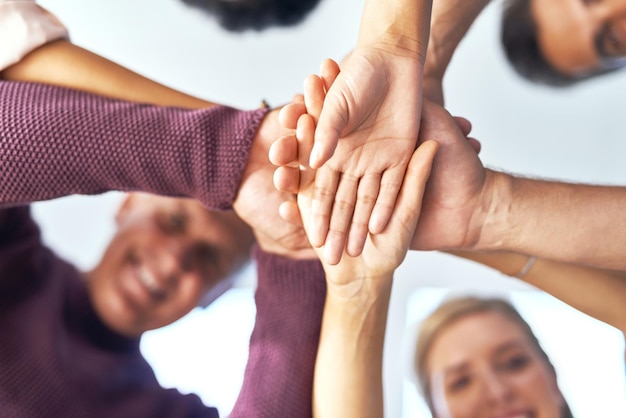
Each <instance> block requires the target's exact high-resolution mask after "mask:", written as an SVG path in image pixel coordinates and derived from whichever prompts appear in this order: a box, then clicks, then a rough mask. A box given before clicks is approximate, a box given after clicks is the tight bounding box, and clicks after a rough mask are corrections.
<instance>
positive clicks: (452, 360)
mask: <svg viewBox="0 0 626 418" xmlns="http://www.w3.org/2000/svg"><path fill="white" fill-rule="evenodd" d="M426 366H427V370H428V375H429V379H430V384H431V387H432V401H433V405H434V409H435V412H436V417H437V418H559V417H560V414H561V409H562V406H563V403H564V400H563V397H562V395H561V393H560V390H559V388H558V386H557V382H556V378H555V376H554V374H553V373H552V371H551V369H550V368H549V366H548V365H547V364H546V363H545V361H544V360H543V359H542V358H541V357H540V354H539V353H538V352H537V350H536V349H535V348H533V346H532V343H531V342H530V341H528V339H527V338H526V336H525V335H524V334H523V332H522V330H521V329H520V328H519V327H518V326H517V325H516V324H515V323H513V322H512V321H511V320H509V319H507V318H506V317H505V316H503V315H501V314H499V313H494V312H481V313H475V314H471V315H469V316H466V317H464V318H462V319H459V320H457V321H455V322H453V323H452V324H450V325H448V326H447V327H446V328H444V329H443V330H442V331H441V333H440V334H439V335H438V336H437V338H436V339H435V340H434V341H433V344H432V346H431V349H430V353H429V355H428V358H427V362H426Z"/></svg>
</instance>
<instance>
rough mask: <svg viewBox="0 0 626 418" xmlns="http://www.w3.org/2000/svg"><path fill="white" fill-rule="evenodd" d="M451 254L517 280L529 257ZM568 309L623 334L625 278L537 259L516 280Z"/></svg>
mask: <svg viewBox="0 0 626 418" xmlns="http://www.w3.org/2000/svg"><path fill="white" fill-rule="evenodd" d="M451 253H452V254H454V255H456V256H459V257H463V258H466V259H469V260H473V261H476V262H478V263H481V264H483V265H485V266H488V267H491V268H494V269H496V270H498V271H500V272H502V273H503V274H505V275H507V276H513V277H514V276H517V275H518V273H519V272H520V271H521V270H522V268H523V267H524V266H525V264H526V262H527V261H528V259H529V257H528V256H527V255H524V254H519V253H510V252H478V251H468V252H457V251H451ZM520 279H521V280H524V281H525V282H527V283H529V284H531V285H533V286H535V287H536V288H538V289H541V290H543V291H545V292H547V293H549V294H551V295H552V296H554V297H556V298H557V299H560V300H562V301H563V302H565V303H567V304H568V305H570V306H572V307H574V308H576V309H578V310H579V311H581V312H584V313H586V314H587V315H590V316H592V317H594V318H596V319H598V320H600V321H603V322H606V323H607V324H610V325H612V326H614V327H616V328H618V329H620V330H621V331H622V332H624V331H626V304H625V303H624V300H626V274H625V273H624V272H616V271H610V270H603V269H596V268H591V267H585V266H580V265H576V264H568V263H562V262H558V261H552V260H546V259H542V258H538V259H537V260H536V261H535V262H534V264H533V265H532V267H531V268H530V269H529V270H528V271H527V273H526V274H525V275H524V276H523V277H521V278H520Z"/></svg>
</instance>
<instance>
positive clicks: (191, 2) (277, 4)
mask: <svg viewBox="0 0 626 418" xmlns="http://www.w3.org/2000/svg"><path fill="white" fill-rule="evenodd" d="M182 2H183V3H185V4H186V5H188V6H191V7H194V8H196V9H200V10H202V11H204V12H207V13H209V14H211V15H212V16H214V17H215V18H216V19H217V21H218V22H219V24H220V26H222V27H223V28H224V29H226V30H229V31H232V32H243V31H246V30H250V29H253V30H257V31H261V30H263V29H267V28H269V27H271V26H291V25H295V24H297V23H300V22H301V21H302V20H303V19H304V18H305V17H306V16H307V15H308V14H309V12H311V10H313V9H314V8H315V6H317V4H318V3H319V2H320V0H182Z"/></svg>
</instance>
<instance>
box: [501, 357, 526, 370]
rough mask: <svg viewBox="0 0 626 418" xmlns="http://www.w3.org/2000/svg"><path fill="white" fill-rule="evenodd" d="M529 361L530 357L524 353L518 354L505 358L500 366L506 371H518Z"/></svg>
mask: <svg viewBox="0 0 626 418" xmlns="http://www.w3.org/2000/svg"><path fill="white" fill-rule="evenodd" d="M529 363H530V357H528V356H527V355H525V354H518V355H515V356H512V357H509V358H508V359H506V361H504V363H502V365H501V367H502V368H504V369H505V370H508V371H519V370H523V369H525V368H526V366H527V365H528V364H529Z"/></svg>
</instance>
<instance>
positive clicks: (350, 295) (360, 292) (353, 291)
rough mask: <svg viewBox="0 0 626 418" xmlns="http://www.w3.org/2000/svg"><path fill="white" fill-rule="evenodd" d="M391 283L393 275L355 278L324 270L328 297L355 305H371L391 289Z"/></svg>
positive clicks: (369, 275)
mask: <svg viewBox="0 0 626 418" xmlns="http://www.w3.org/2000/svg"><path fill="white" fill-rule="evenodd" d="M348 276H349V277H348ZM347 279H349V280H347ZM392 282H393V273H388V274H381V275H371V274H368V275H363V276H362V277H357V278H355V277H354V275H345V274H342V275H338V274H336V273H332V272H329V271H328V269H326V288H327V289H328V296H329V297H332V298H333V299H336V300H341V301H343V302H347V303H350V304H355V305H368V304H371V302H372V301H373V300H375V299H376V298H377V296H378V295H380V294H381V293H383V294H384V293H385V292H387V291H389V290H390V289H391V284H392Z"/></svg>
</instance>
